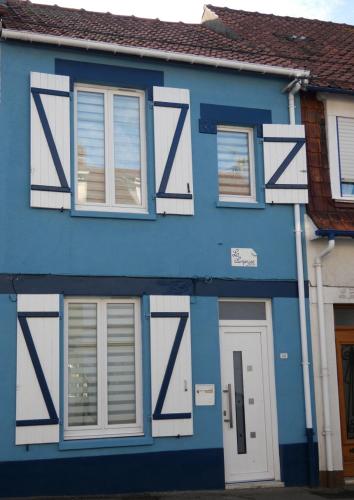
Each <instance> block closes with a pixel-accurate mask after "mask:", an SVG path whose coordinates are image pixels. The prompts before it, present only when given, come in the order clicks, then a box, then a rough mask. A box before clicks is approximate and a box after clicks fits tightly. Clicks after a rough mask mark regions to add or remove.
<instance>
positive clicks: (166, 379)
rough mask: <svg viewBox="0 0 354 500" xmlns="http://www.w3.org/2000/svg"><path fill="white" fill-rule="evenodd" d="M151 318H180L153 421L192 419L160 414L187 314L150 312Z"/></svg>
mask: <svg viewBox="0 0 354 500" xmlns="http://www.w3.org/2000/svg"><path fill="white" fill-rule="evenodd" d="M151 317H152V318H180V320H179V324H178V328H177V333H176V337H175V340H174V342H173V345H172V349H171V353H170V357H169V359H168V363H167V367H166V371H165V375H164V377H163V380H162V384H161V388H160V392H159V395H158V397H157V401H156V406H155V410H154V413H153V415H152V418H153V420H175V419H185V418H192V414H191V413H162V408H163V405H164V402H165V399H166V394H167V391H168V387H169V385H170V381H171V377H172V372H173V369H174V366H175V363H176V359H177V354H178V351H179V348H180V345H181V342H182V337H183V333H184V330H185V328H186V324H187V321H188V317H189V314H188V313H187V312H173V313H172V312H152V313H151Z"/></svg>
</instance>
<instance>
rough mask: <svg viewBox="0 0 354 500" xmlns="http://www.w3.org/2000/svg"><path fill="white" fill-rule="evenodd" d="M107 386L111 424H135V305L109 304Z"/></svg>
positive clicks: (109, 421) (109, 420)
mask: <svg viewBox="0 0 354 500" xmlns="http://www.w3.org/2000/svg"><path fill="white" fill-rule="evenodd" d="M107 385H108V387H107V389H108V423H109V424H129V423H134V422H135V420H136V402H135V324H134V304H107Z"/></svg>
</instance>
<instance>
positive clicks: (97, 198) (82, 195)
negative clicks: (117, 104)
mask: <svg viewBox="0 0 354 500" xmlns="http://www.w3.org/2000/svg"><path fill="white" fill-rule="evenodd" d="M104 120H105V119H104V94H103V93H102V94H101V93H98V92H83V91H79V92H78V93H77V143H78V146H77V147H78V201H79V203H88V202H91V203H104V202H105V201H106V195H105V125H104Z"/></svg>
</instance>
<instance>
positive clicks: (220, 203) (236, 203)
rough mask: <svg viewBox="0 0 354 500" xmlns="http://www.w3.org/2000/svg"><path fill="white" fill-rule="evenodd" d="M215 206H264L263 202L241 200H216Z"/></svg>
mask: <svg viewBox="0 0 354 500" xmlns="http://www.w3.org/2000/svg"><path fill="white" fill-rule="evenodd" d="M216 206H217V207H218V208H262V209H264V208H265V207H266V205H265V203H257V202H251V203H246V202H242V201H220V200H219V201H217V202H216Z"/></svg>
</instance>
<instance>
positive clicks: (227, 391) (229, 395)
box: [223, 384, 234, 429]
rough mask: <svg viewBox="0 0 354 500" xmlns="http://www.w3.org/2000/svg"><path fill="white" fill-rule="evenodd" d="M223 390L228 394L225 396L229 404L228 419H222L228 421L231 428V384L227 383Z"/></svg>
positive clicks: (232, 424) (232, 423)
mask: <svg viewBox="0 0 354 500" xmlns="http://www.w3.org/2000/svg"><path fill="white" fill-rule="evenodd" d="M223 392H224V393H225V394H227V395H228V396H227V401H228V404H229V418H228V419H224V422H229V424H230V429H232V428H233V426H234V422H233V418H232V395H231V384H227V389H224V390H223Z"/></svg>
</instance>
